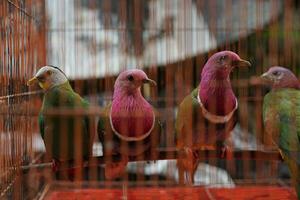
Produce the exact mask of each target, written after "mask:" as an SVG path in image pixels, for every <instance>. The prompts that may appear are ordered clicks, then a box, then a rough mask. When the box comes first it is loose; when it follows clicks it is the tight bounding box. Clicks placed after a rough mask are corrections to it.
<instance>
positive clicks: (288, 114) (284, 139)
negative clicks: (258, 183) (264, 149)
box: [261, 66, 300, 199]
mask: <svg viewBox="0 0 300 200" xmlns="http://www.w3.org/2000/svg"><path fill="white" fill-rule="evenodd" d="M261 77H262V78H263V79H264V80H265V81H266V83H267V84H269V85H270V86H271V87H272V90H271V92H269V93H268V94H267V95H266V96H265V97H264V103H263V120H264V126H265V134H266V135H265V136H266V137H267V138H270V139H271V141H272V143H273V144H274V145H275V146H276V147H277V148H278V149H279V152H280V153H281V156H282V158H283V160H284V161H285V163H286V164H287V165H288V167H289V170H290V174H291V178H292V180H293V184H294V186H295V189H296V192H297V195H298V199H299V198H300V173H299V172H300V171H299V169H300V90H299V89H300V83H299V81H298V79H297V77H296V76H295V75H294V74H293V73H292V72H291V71H290V70H288V69H286V68H283V67H278V66H275V67H271V68H270V69H269V70H268V71H267V72H266V73H264V74H263V75H262V76H261Z"/></svg>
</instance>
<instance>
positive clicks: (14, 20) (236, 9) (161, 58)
mask: <svg viewBox="0 0 300 200" xmlns="http://www.w3.org/2000/svg"><path fill="white" fill-rule="evenodd" d="M298 13H299V2H298V1H293V0H287V1H282V0H264V1H260V0H255V1H252V0H247V1H236V0H226V1H221V0H213V1H203V0H122V1H118V0H68V1H67V0H65V1H61V0H2V1H1V2H0V26H1V35H0V41H1V43H0V46H1V48H0V85H1V89H0V94H1V97H0V106H1V107H0V110H1V115H0V118H1V120H0V144H1V145H0V194H1V197H7V198H13V199H32V198H36V197H38V196H39V197H40V198H43V197H45V196H47V195H48V194H49V193H51V192H50V191H60V190H63V189H64V188H66V189H68V190H69V189H72V188H73V189H74V188H83V187H86V186H89V187H92V188H98V189H99V188H106V189H107V188H116V191H115V193H112V194H111V195H112V196H110V197H107V198H113V197H117V196H114V195H118V194H119V193H118V192H117V191H121V193H120V195H123V196H126V198H128V199H130V197H133V196H134V195H137V196H138V194H137V193H133V192H132V191H130V190H129V189H128V188H131V186H133V187H137V188H136V190H138V189H139V188H145V187H148V186H149V185H151V186H152V187H153V186H154V188H158V187H159V186H161V185H164V186H165V185H167V186H177V185H178V175H177V174H178V170H177V165H176V159H177V158H178V156H179V153H178V151H177V150H176V145H175V128H174V125H175V120H176V114H177V111H178V105H179V104H180V103H181V101H182V100H183V99H184V97H185V96H186V95H188V94H190V92H191V91H192V90H193V88H195V87H197V86H198V84H199V81H200V73H201V70H202V68H203V66H204V64H205V62H206V61H207V59H208V58H209V57H210V56H211V55H213V53H215V52H217V51H221V50H232V51H234V52H237V53H238V54H239V55H240V57H241V58H245V59H247V60H249V61H250V62H251V64H252V66H251V68H248V69H246V68H244V69H242V68H240V69H238V70H235V71H234V72H233V74H232V76H231V83H232V87H233V89H234V92H235V94H236V96H237V97H238V101H239V109H238V110H237V114H238V122H237V124H236V126H235V128H234V129H233V131H232V134H231V137H230V139H229V140H228V143H229V144H230V145H231V146H232V148H233V159H221V157H220V156H219V155H218V153H217V150H216V149H213V150H207V151H203V152H202V153H201V154H200V157H201V158H200V160H201V162H199V165H198V167H197V170H196V173H195V183H197V184H198V185H204V186H218V187H221V188H226V187H227V188H228V187H235V186H236V187H239V186H245V185H251V186H253V187H254V186H263V187H265V188H267V186H270V185H271V186H274V185H275V186H289V185H290V181H289V179H284V178H285V177H288V176H289V175H288V172H287V169H286V166H285V165H284V164H282V162H281V161H280V157H279V155H278V152H277V151H276V149H275V148H274V146H272V145H271V144H270V141H269V138H267V137H264V136H265V135H264V128H263V122H262V100H263V96H264V95H265V93H266V91H265V90H264V88H263V87H262V86H261V85H260V83H259V81H258V79H257V76H258V75H260V74H262V73H263V72H265V71H266V69H267V68H268V67H269V66H272V65H282V66H286V67H289V68H290V69H291V70H293V71H294V72H295V73H296V74H299V71H300V70H299V67H297V66H298V65H299V61H300V57H299V56H297V54H298V46H299V42H300V40H299V16H298V15H299V14H298ZM44 65H53V66H57V67H59V68H60V69H61V70H63V71H64V73H65V74H66V76H67V77H68V78H69V80H70V83H71V85H72V87H73V89H74V91H76V92H77V93H78V94H80V95H81V96H82V97H84V98H85V99H86V100H88V101H89V103H90V107H89V108H88V109H83V108H82V107H81V106H79V105H78V104H74V105H72V106H71V107H63V106H61V107H56V108H50V109H48V110H47V112H46V114H45V116H48V118H47V119H48V122H49V121H50V122H49V123H53V124H55V123H56V122H57V123H56V124H59V125H58V128H57V130H56V134H59V136H57V137H58V138H52V142H53V140H61V141H63V142H60V144H59V145H58V146H54V147H52V150H51V151H54V150H57V151H58V152H59V153H60V154H61V155H62V154H64V155H66V154H68V153H70V152H73V153H74V152H75V154H76V155H77V156H71V159H65V160H63V161H62V162H61V163H60V165H59V167H58V168H59V169H58V173H53V172H52V168H53V166H52V164H51V156H50V157H49V152H48V153H47V154H48V156H45V155H47V154H45V148H44V142H43V140H42V139H41V137H40V133H39V132H40V130H39V128H38V114H39V110H40V108H41V107H42V96H43V95H42V94H41V92H40V89H38V87H33V88H30V89H29V87H27V85H26V81H27V80H29V78H31V77H32V76H33V75H34V74H35V73H36V72H37V70H38V69H39V68H40V67H42V66H44ZM132 68H139V69H143V70H144V71H145V72H146V74H147V75H148V77H150V78H151V79H153V80H155V81H156V82H157V87H148V86H143V87H142V92H143V96H145V98H146V99H147V100H148V101H149V102H151V104H152V105H153V106H154V107H155V108H156V109H157V112H158V113H159V120H160V122H161V126H162V130H161V132H160V136H159V137H152V139H149V141H148V142H149V143H150V144H155V145H156V146H155V147H156V148H150V150H148V151H147V150H144V146H143V145H149V144H146V143H144V144H143V145H137V147H136V149H135V151H137V152H140V153H139V154H138V155H134V156H128V157H126V156H125V157H126V158H125V159H128V160H129V161H133V162H129V163H127V167H126V173H124V174H122V176H120V177H121V178H119V179H117V180H118V181H116V182H114V181H111V180H107V179H106V178H105V169H104V167H103V164H107V163H110V162H112V161H120V160H122V159H124V156H122V155H120V154H117V155H112V154H107V155H106V153H105V152H103V148H102V147H103V146H102V145H101V144H100V142H99V140H100V139H101V138H99V135H98V134H97V133H96V131H97V121H98V120H99V118H101V117H102V116H103V115H104V112H103V108H104V107H105V106H107V105H109V103H110V102H111V100H112V95H113V90H114V82H115V80H116V77H117V75H118V74H119V73H120V72H121V71H123V70H125V69H132ZM58 102H59V103H61V104H63V102H64V98H63V97H59V100H58ZM86 118H88V119H89V122H88V125H87V126H88V127H89V131H90V132H94V133H95V138H94V140H93V143H94V145H93V155H94V156H91V157H88V158H83V157H82V156H78V155H82V154H83V151H84V146H82V143H81V142H82V141H84V140H85V139H86V138H84V136H83V135H82V123H81V121H82V120H84V119H86ZM70 124H71V126H70ZM107 124H109V123H107ZM198 125H200V126H202V125H203V122H200V123H199V124H198ZM139 126H140V127H138V128H143V126H144V125H143V123H141V124H139ZM105 130H106V134H105V140H109V139H110V138H109V137H113V136H111V134H109V131H111V128H110V127H105ZM66 132H72V134H74V138H73V137H72V139H70V140H66V139H64V138H63V137H66V135H64V134H63V133H66ZM154 136H155V134H154ZM157 141H158V142H157ZM53 143H54V142H53ZM48 145H49V144H48ZM51 145H52V144H50V146H51ZM131 145H132V144H130V145H129V146H128V143H126V144H125V145H124V144H122V142H121V143H120V148H122V149H123V150H122V151H128V149H129V148H130V147H131ZM70 146H71V147H72V146H73V148H72V149H71V150H70V149H69V147H70ZM74 146H75V147H74ZM157 152H158V153H157ZM103 154H104V156H103ZM152 160H158V161H157V162H155V163H153V162H142V161H152ZM33 164H36V165H35V167H30V166H33ZM82 166H84V167H82ZM56 167H57V166H56ZM53 174H56V176H54V175H53ZM58 179H63V180H64V181H63V182H62V183H61V182H60V181H58ZM66 180H67V181H66ZM82 180H84V183H83V182H77V181H82ZM74 183H75V184H74ZM120 188H121V189H120ZM148 189H149V188H148ZM202 189H203V188H202ZM202 189H201V188H200V189H199V191H198V189H196V190H197V191H192V189H191V190H186V191H185V192H184V191H183V190H180V189H178V190H172V188H171V189H170V190H169V192H170V194H171V193H172V192H173V193H174V192H175V191H177V193H178V192H179V191H182V192H181V194H174V196H172V197H174V198H175V197H178V198H183V199H184V198H185V197H184V196H185V195H186V194H191V193H193V192H196V193H195V194H198V193H199V195H200V193H201V192H202V194H204V195H205V196H208V198H211V199H213V198H216V199H217V198H218V197H221V196H222V195H221V194H223V196H226V195H229V194H228V193H226V192H225V193H218V191H217V190H216V191H214V190H209V191H208V190H206V189H203V190H202ZM253 190H254V191H255V190H256V191H258V190H259V188H256V189H255V188H254V189H253ZM99 191H100V190H99ZM99 191H98V192H99ZM103 191H106V190H103ZM111 191H114V190H110V192H111ZM141 191H144V192H145V194H146V193H147V192H146V191H145V190H141ZM154 191H156V190H149V191H148V193H147V194H149V195H150V196H151V195H154V194H155V195H156V194H158V192H154ZM220 191H221V190H220ZM266 191H267V192H266V193H267V194H266V195H269V196H268V197H270V198H271V197H272V195H274V194H277V193H276V192H275V190H274V191H273V190H272V189H270V190H267V189H266ZM94 192H95V191H94ZM240 192H241V191H240ZM95 193H97V192H95ZM100 193H101V192H100ZM100 193H99V194H98V195H104V194H105V195H108V194H109V192H104V193H101V194H100ZM173 193H172V194H173ZM245 193H247V192H245V191H244V192H242V193H240V194H239V195H240V196H237V198H241V196H242V194H245ZM231 194H233V191H231ZM280 194H281V199H284V198H287V199H288V198H294V194H293V191H292V189H287V190H284V189H283V190H282V192H281V193H280ZM55 195H56V196H55ZM55 195H54V196H52V197H46V198H49V199H59V198H60V196H59V195H71V194H68V193H67V192H66V193H62V194H55ZM131 195H133V196H131ZM161 195H163V194H161ZM176 195H177V196H176ZM178 195H179V196H178ZM218 195H219V196H218ZM220 195H221V196H220ZM247 195H251V194H249V191H248V193H247ZM50 196H51V195H50ZM196 196H197V195H196ZM200 197H201V195H200V196H197V197H195V198H200ZM82 198H84V197H82Z"/></svg>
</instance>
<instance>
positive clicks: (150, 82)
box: [143, 78, 157, 86]
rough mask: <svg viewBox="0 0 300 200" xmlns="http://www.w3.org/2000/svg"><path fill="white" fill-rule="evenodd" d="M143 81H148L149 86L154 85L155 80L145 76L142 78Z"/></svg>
mask: <svg viewBox="0 0 300 200" xmlns="http://www.w3.org/2000/svg"><path fill="white" fill-rule="evenodd" d="M143 83H149V84H150V85H151V86H156V85H157V84H156V82H155V81H154V80H152V79H150V78H146V79H144V80H143Z"/></svg>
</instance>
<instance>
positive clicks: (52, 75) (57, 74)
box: [27, 65, 68, 91]
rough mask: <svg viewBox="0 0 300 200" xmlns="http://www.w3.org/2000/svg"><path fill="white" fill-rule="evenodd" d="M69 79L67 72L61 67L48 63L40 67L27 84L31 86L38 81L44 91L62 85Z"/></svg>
mask: <svg viewBox="0 0 300 200" xmlns="http://www.w3.org/2000/svg"><path fill="white" fill-rule="evenodd" d="M67 81H68V79H67V77H66V75H65V73H64V72H63V71H62V70H61V69H59V68H58V67H54V66H49V65H48V66H44V67H42V68H40V69H39V70H38V72H37V73H36V74H35V75H34V77H33V78H31V79H30V80H29V81H28V82H27V85H28V86H31V85H33V84H35V83H38V84H39V86H40V87H41V88H42V89H43V90H44V91H47V90H48V89H50V88H52V87H54V86H57V85H61V84H63V83H65V82H67Z"/></svg>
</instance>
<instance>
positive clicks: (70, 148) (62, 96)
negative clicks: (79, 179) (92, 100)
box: [39, 86, 93, 160]
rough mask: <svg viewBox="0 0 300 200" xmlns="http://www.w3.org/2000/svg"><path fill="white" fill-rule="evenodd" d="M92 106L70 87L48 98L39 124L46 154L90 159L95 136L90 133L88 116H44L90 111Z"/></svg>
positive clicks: (61, 158)
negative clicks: (62, 111)
mask: <svg viewBox="0 0 300 200" xmlns="http://www.w3.org/2000/svg"><path fill="white" fill-rule="evenodd" d="M88 106H89V104H88V102H87V101H85V100H83V99H82V98H81V97H80V96H79V95H78V94H77V93H75V92H74V91H73V90H72V89H70V87H65V86H61V87H56V88H53V89H52V90H51V91H48V92H47V93H46V94H45V96H44V101H43V107H42V110H41V114H40V117H39V124H40V130H41V134H42V137H43V139H44V142H45V146H46V151H47V153H51V154H50V155H51V157H54V158H56V159H59V160H71V159H74V158H75V157H76V156H77V155H82V156H83V157H88V156H90V155H91V153H92V145H91V140H92V138H93V133H91V131H90V130H89V118H88V116H84V117H82V116H76V117H74V116H60V115H55V116H46V115H44V112H45V111H47V110H51V109H60V108H68V109H75V108H88ZM74 145H75V146H76V148H75V146H74ZM79 151H81V152H79ZM76 152H79V153H76Z"/></svg>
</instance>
